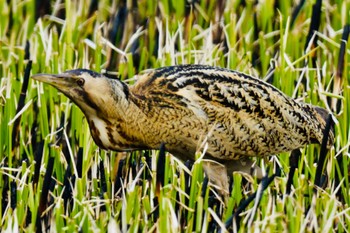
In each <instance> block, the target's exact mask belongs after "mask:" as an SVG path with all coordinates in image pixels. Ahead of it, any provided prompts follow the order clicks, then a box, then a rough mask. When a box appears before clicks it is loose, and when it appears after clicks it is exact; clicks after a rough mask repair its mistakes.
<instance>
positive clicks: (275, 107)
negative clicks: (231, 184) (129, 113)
mask: <svg viewBox="0 0 350 233" xmlns="http://www.w3.org/2000/svg"><path fill="white" fill-rule="evenodd" d="M130 92H131V93H132V96H133V101H134V102H135V103H136V105H138V106H139V108H140V109H141V110H142V111H143V112H144V114H145V115H146V116H147V117H148V118H149V121H150V122H152V125H153V126H152V127H155V128H157V127H158V128H159V130H158V131H152V132H161V134H160V133H157V135H154V137H152V136H147V138H148V139H147V140H150V142H149V143H153V142H151V140H154V143H158V142H159V140H160V141H161V142H164V143H166V146H167V148H168V150H169V151H172V152H174V153H177V154H180V153H186V151H187V152H190V153H193V151H195V150H196V147H198V145H199V144H200V143H201V141H203V140H207V142H208V150H207V153H208V154H209V155H211V156H213V157H216V158H219V159H239V158H240V157H242V156H265V155H271V154H275V153H280V152H284V151H290V150H293V149H296V148H300V147H302V146H304V145H305V144H308V143H311V142H319V143H320V142H321V141H322V137H323V129H324V127H325V115H324V114H320V111H318V110H317V108H316V107H314V106H312V105H308V104H305V103H298V102H296V101H295V100H293V99H291V98H289V97H287V96H286V95H285V94H283V93H282V92H281V91H279V90H278V89H277V88H275V87H273V86H272V85H270V84H268V83H266V82H264V81H262V80H260V79H257V78H254V77H251V76H249V75H246V74H242V73H239V72H236V71H232V70H228V69H223V68H217V67H210V66H203V65H183V66H171V67H164V68H159V69H155V70H151V71H149V72H147V73H145V74H143V75H140V76H139V80H138V81H137V83H136V84H135V85H133V86H132V87H131V88H130ZM318 109H320V108H318ZM325 112H326V111H325ZM157 138H158V139H157ZM332 142H333V134H332V133H331V135H330V139H329V144H332ZM146 143H147V142H146ZM191 145H192V146H191Z"/></svg>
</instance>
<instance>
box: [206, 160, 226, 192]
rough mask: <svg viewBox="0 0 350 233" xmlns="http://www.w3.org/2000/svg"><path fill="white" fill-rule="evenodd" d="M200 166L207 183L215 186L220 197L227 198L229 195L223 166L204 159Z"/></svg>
mask: <svg viewBox="0 0 350 233" xmlns="http://www.w3.org/2000/svg"><path fill="white" fill-rule="evenodd" d="M202 164H203V169H204V172H205V174H206V175H207V177H208V178H209V181H210V182H211V183H212V184H214V186H216V189H217V191H219V193H220V194H221V195H223V196H224V197H227V196H228V195H229V183H228V181H229V180H228V177H227V169H226V167H225V165H223V164H220V163H218V162H215V161H213V160H207V159H204V160H203V163H202Z"/></svg>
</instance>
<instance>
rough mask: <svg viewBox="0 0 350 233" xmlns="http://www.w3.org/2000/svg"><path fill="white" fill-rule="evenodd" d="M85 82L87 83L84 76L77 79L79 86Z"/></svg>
mask: <svg viewBox="0 0 350 233" xmlns="http://www.w3.org/2000/svg"><path fill="white" fill-rule="evenodd" d="M84 83H85V80H84V79H83V78H80V79H78V80H77V84H78V85H79V86H83V85H84Z"/></svg>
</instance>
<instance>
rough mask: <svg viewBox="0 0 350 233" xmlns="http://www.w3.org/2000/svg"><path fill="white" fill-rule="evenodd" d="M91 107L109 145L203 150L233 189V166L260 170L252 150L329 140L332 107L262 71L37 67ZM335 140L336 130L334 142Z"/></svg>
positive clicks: (90, 117) (100, 139) (214, 174)
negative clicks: (297, 95)
mask: <svg viewBox="0 0 350 233" xmlns="http://www.w3.org/2000/svg"><path fill="white" fill-rule="evenodd" d="M32 78H33V79H34V80H37V81H40V82H43V83H47V84H50V85H52V86H53V87H55V88H57V89H58V90H59V91H60V92H62V93H63V94H64V95H66V96H67V97H68V98H70V99H71V100H72V101H73V102H74V103H75V104H76V105H77V106H78V107H79V108H80V109H81V110H82V112H83V113H84V115H85V117H86V119H87V122H88V124H89V128H90V132H91V135H92V138H93V139H94V141H95V143H96V144H97V145H98V146H99V147H100V148H102V149H106V150H113V151H135V150H150V149H151V150H152V149H158V148H159V146H160V145H161V144H164V145H165V148H166V150H167V151H168V152H170V153H171V154H172V155H174V156H176V157H178V158H180V159H181V160H192V161H194V160H195V158H196V152H198V150H199V149H200V148H203V144H204V145H206V146H205V151H204V150H203V161H205V162H203V168H204V171H205V173H206V175H207V176H208V178H209V180H210V181H211V182H212V183H213V184H214V185H217V186H218V187H220V188H221V189H222V190H224V191H226V193H227V190H228V178H227V177H228V174H232V172H233V171H242V172H245V173H251V172H252V171H253V170H254V169H255V171H256V172H255V173H256V175H257V176H261V170H259V167H258V166H256V165H255V164H254V161H253V160H251V158H252V157H266V156H271V155H275V154H279V153H282V152H288V151H292V150H294V149H298V148H302V147H304V146H306V145H307V144H312V143H316V144H321V142H322V139H323V136H324V129H325V125H326V118H327V116H328V114H329V112H328V111H327V110H326V109H324V108H321V107H318V106H314V105H311V104H308V103H304V102H300V101H296V100H295V99H293V98H290V97H288V96H287V95H286V94H284V93H283V92H281V91H280V90H278V89H277V88H276V87H274V86H273V85H271V84H269V83H267V82H265V81H263V80H261V79H260V78H256V77H252V76H250V75H247V74H244V73H241V72H238V71H235V70H230V69H226V68H221V67H214V66H208V65H199V64H197V65H194V64H190V65H174V66H167V67H161V68H156V69H149V70H145V71H144V72H140V73H139V74H138V75H136V76H135V79H136V80H137V81H136V82H135V83H134V84H132V85H128V84H126V83H125V82H123V81H121V80H119V79H117V78H108V77H107V76H105V75H104V74H100V73H97V72H94V71H91V70H88V69H75V70H68V71H66V72H64V73H61V74H36V75H33V76H32ZM333 143H334V133H333V132H330V134H329V138H328V141H327V147H328V148H330V147H331V146H332V145H333Z"/></svg>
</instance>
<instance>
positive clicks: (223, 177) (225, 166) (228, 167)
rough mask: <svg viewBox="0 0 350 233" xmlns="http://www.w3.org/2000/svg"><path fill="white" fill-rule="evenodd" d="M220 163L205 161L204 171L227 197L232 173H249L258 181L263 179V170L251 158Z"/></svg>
mask: <svg viewBox="0 0 350 233" xmlns="http://www.w3.org/2000/svg"><path fill="white" fill-rule="evenodd" d="M220 162H221V163H218V162H216V161H213V160H210V159H204V160H203V169H204V172H205V173H206V175H207V176H208V177H209V180H210V181H211V183H212V184H214V185H215V186H217V190H218V191H219V192H220V194H222V195H224V196H225V197H227V196H228V195H229V179H228V175H229V176H232V172H243V173H247V174H249V175H252V176H255V177H256V178H258V179H262V177H263V173H262V169H261V168H260V167H259V166H257V165H256V164H255V161H252V160H250V159H249V158H242V159H239V160H229V161H228V160H227V161H220Z"/></svg>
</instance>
